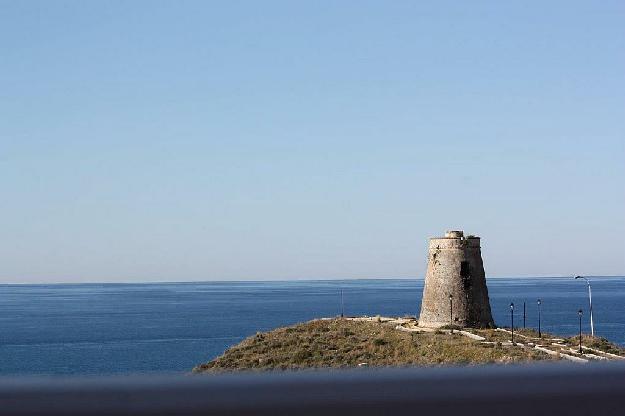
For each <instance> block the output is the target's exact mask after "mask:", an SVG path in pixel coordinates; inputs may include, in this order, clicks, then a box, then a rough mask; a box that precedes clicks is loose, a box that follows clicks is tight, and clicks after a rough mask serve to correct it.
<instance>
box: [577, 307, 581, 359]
mask: <svg viewBox="0 0 625 416" xmlns="http://www.w3.org/2000/svg"><path fill="white" fill-rule="evenodd" d="M577 314H578V315H579V353H580V354H581V353H582V310H581V309H580V310H578V311H577Z"/></svg>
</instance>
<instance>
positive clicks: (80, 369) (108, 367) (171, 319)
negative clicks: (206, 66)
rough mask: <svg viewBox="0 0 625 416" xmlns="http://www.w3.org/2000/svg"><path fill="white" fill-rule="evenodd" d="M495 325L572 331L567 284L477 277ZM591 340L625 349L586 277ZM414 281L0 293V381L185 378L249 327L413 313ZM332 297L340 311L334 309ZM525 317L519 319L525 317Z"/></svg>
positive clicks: (622, 298)
mask: <svg viewBox="0 0 625 416" xmlns="http://www.w3.org/2000/svg"><path fill="white" fill-rule="evenodd" d="M487 282H488V290H489V295H490V301H491V308H492V312H493V315H494V318H495V321H496V323H497V325H500V326H510V320H511V316H510V303H514V305H515V307H514V323H515V327H522V326H523V325H525V326H527V327H531V328H536V327H537V325H538V305H537V299H539V298H540V299H541V300H542V305H541V308H542V309H541V326H542V329H543V330H544V331H547V332H551V333H555V334H561V335H574V334H577V333H578V331H579V318H578V310H579V309H582V310H583V316H582V325H583V328H582V329H583V331H584V332H588V333H589V332H590V323H589V314H588V307H589V302H588V300H589V299H588V288H587V285H586V283H585V282H584V281H581V280H574V279H573V278H571V277H567V278H564V277H563V278H554V277H536V278H490V279H487ZM591 284H592V286H591V287H592V296H593V297H592V300H593V310H594V311H593V315H594V327H595V334H596V335H598V336H601V337H606V338H608V339H609V340H611V341H613V342H615V343H618V344H620V345H623V346H625V277H592V278H591ZM422 291H423V280H422V279H376V280H324V281H319V280H314V281H274V282H266V281H263V282H260V281H254V282H252V281H246V282H192V283H142V284H113V283H110V284H51V285H43V284H42V285H23V284H19V285H10V284H8V285H7V284H5V285H0V376H15V375H119V374H148V373H188V372H190V370H191V369H192V368H193V367H194V366H195V365H197V364H200V363H203V362H206V361H209V360H211V359H213V358H215V357H217V356H219V355H220V354H222V353H223V352H224V351H225V350H226V349H227V348H228V347H229V346H232V345H234V344H236V343H238V342H239V341H241V340H243V339H244V338H246V337H248V336H251V335H254V334H255V333H256V332H259V331H268V330H271V329H273V328H276V327H281V326H285V325H290V324H294V323H297V322H302V321H307V320H311V319H314V318H319V317H332V316H337V315H339V314H340V313H341V307H342V308H343V311H344V313H345V315H351V316H362V315H368V316H376V315H382V316H409V315H412V316H414V315H418V312H419V308H420V300H421V294H422ZM341 292H342V294H343V295H342V299H343V302H342V306H341ZM524 309H525V319H524V312H523V311H524Z"/></svg>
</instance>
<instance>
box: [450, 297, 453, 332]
mask: <svg viewBox="0 0 625 416" xmlns="http://www.w3.org/2000/svg"><path fill="white" fill-rule="evenodd" d="M449 328H450V329H451V333H452V334H453V333H454V299H453V296H451V293H450V294H449Z"/></svg>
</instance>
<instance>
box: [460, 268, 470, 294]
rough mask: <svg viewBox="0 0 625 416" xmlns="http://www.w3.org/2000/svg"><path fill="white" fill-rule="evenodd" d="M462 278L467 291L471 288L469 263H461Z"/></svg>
mask: <svg viewBox="0 0 625 416" xmlns="http://www.w3.org/2000/svg"><path fill="white" fill-rule="evenodd" d="M460 277H461V278H462V284H463V285H464V288H465V289H468V288H470V287H471V267H470V266H469V262H468V261H463V262H460Z"/></svg>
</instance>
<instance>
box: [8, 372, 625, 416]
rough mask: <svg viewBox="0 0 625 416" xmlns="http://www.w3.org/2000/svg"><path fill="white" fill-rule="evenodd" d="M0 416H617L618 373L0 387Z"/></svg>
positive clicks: (244, 377) (335, 375)
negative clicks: (610, 415) (547, 415)
mask: <svg viewBox="0 0 625 416" xmlns="http://www.w3.org/2000/svg"><path fill="white" fill-rule="evenodd" d="M0 414H1V415H113V416H115V415H252V414H253V415H324V416H333V415H342V416H344V415H358V416H365V415H392V416H395V415H428V416H430V415H431V416H435V415H436V416H438V415H462V416H466V415H478V414H479V415H500V414H501V415H507V416H511V415H524V416H528V415H546V414H549V415H593V414H594V415H609V414H612V415H617V414H619V415H622V414H625V366H624V365H620V364H616V363H608V364H606V365H574V364H573V365H559V364H545V365H532V366H488V367H465V368H422V369H419V368H417V369H404V370H390V369H389V370H358V371H333V372H300V373H282V374H279V373H273V374H269V373H265V374H239V375H222V376H199V375H198V376H182V377H162V376H161V377H156V378H155V377H147V376H146V377H121V378H92V379H55V378H50V379H8V378H5V379H0Z"/></svg>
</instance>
